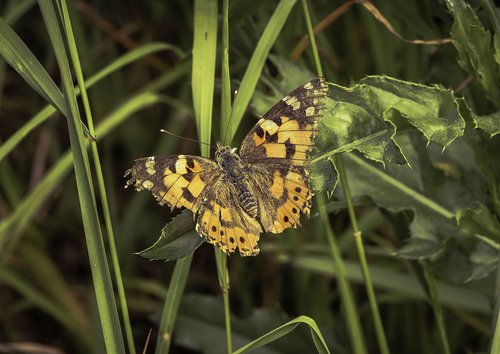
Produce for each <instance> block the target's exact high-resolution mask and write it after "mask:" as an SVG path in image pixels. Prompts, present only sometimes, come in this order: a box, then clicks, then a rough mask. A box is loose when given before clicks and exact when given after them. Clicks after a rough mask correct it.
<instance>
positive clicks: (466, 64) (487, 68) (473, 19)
mask: <svg viewBox="0 0 500 354" xmlns="http://www.w3.org/2000/svg"><path fill="white" fill-rule="evenodd" d="M446 5H447V6H448V9H449V10H450V11H451V13H452V14H453V17H454V22H453V26H452V29H451V37H452V42H453V45H454V46H455V48H456V49H457V51H458V55H459V60H458V63H459V64H460V66H461V67H462V68H463V69H464V70H465V71H467V72H469V73H470V74H472V75H473V76H474V78H475V79H476V80H477V81H479V83H480V84H481V86H482V87H483V89H484V91H485V92H486V94H487V95H488V96H489V98H490V99H491V100H492V102H493V103H495V105H496V106H497V107H499V108H500V87H499V85H498V82H499V80H500V67H499V62H498V54H495V52H494V49H493V46H492V35H491V34H490V33H489V32H488V31H487V30H486V29H485V28H484V27H483V25H482V24H481V22H480V21H479V19H478V18H477V16H476V14H475V13H474V11H473V10H472V9H471V7H470V6H469V5H468V4H467V3H466V2H465V1H463V0H446ZM497 41H498V39H497V38H495V42H497ZM495 44H496V43H495ZM497 51H498V46H497ZM497 53H498V52H497ZM495 58H496V59H497V60H496V61H495Z"/></svg>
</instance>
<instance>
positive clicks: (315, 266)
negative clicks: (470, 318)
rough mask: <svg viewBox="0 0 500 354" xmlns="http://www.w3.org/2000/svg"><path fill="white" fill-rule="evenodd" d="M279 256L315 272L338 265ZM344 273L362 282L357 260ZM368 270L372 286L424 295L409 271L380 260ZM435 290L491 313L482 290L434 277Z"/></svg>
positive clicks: (449, 300)
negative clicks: (436, 281)
mask: <svg viewBox="0 0 500 354" xmlns="http://www.w3.org/2000/svg"><path fill="white" fill-rule="evenodd" d="M279 260H280V261H281V262H287V263H290V264H291V265H292V266H294V267H297V268H301V269H304V270H308V271H311V272H315V273H318V274H323V275H329V276H333V277H335V276H337V274H338V269H335V268H334V267H332V260H331V259H330V258H328V257H321V256H318V255H314V256H294V257H293V258H290V259H286V258H280V259H279ZM345 273H346V276H347V278H348V279H349V280H350V281H351V282H353V283H356V284H363V275H362V273H361V269H360V265H359V262H353V261H346V262H345ZM370 274H371V276H372V281H373V285H374V286H375V288H376V289H380V290H386V291H388V292H390V293H392V294H398V295H401V296H403V297H406V298H409V299H418V300H423V301H426V300H427V299H428V298H427V295H426V293H425V291H424V289H423V288H422V286H421V284H420V283H419V281H418V280H417V279H416V278H415V277H414V276H412V275H410V274H405V273H403V272H401V271H396V270H394V268H393V267H391V266H389V265H380V264H370ZM437 290H438V295H439V299H440V300H441V301H442V303H443V305H445V306H449V307H458V308H461V309H464V310H467V311H472V312H476V313H480V314H485V315H489V314H491V307H490V305H489V301H488V298H487V297H486V296H485V295H484V294H483V293H482V292H479V291H474V290H471V289H467V288H464V287H463V286H457V285H451V284H450V283H448V282H444V281H441V282H440V281H438V283H437Z"/></svg>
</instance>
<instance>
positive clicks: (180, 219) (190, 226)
mask: <svg viewBox="0 0 500 354" xmlns="http://www.w3.org/2000/svg"><path fill="white" fill-rule="evenodd" d="M203 242H205V240H204V239H203V238H202V237H200V235H198V233H197V232H196V231H195V230H194V223H193V214H192V213H191V212H189V211H187V210H184V211H183V212H181V213H180V214H179V215H177V216H176V217H175V218H174V219H173V220H172V221H170V222H168V223H167V224H166V225H165V227H164V228H163V229H162V230H161V235H160V238H159V239H158V240H157V241H156V242H155V243H154V244H153V245H152V246H151V247H148V248H146V249H145V250H143V251H141V252H138V255H140V256H141V257H144V258H148V259H150V260H158V259H163V260H165V261H175V260H178V259H180V258H184V257H185V256H187V255H188V254H190V253H192V252H194V250H196V249H197V248H198V247H200V245H201V244H202V243H203Z"/></svg>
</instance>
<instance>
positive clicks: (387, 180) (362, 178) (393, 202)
mask: <svg viewBox="0 0 500 354" xmlns="http://www.w3.org/2000/svg"><path fill="white" fill-rule="evenodd" d="M413 136H414V139H410V138H409V137H408V136H406V135H402V136H401V137H400V138H399V139H398V142H399V144H400V146H402V148H403V149H404V150H405V151H406V152H407V155H406V156H407V158H408V160H409V161H410V163H411V166H412V168H410V167H409V166H407V165H403V166H396V165H387V166H386V168H385V169H380V168H378V167H377V166H375V165H373V164H372V163H370V162H368V161H366V160H364V159H362V158H361V157H358V156H356V155H354V154H352V153H351V154H345V155H344V156H343V157H344V161H345V164H346V169H347V178H348V179H349V185H350V187H351V192H352V196H353V197H354V198H355V199H359V198H362V197H366V196H367V197H369V198H371V199H372V200H373V201H374V202H375V203H376V204H377V205H378V206H379V207H383V208H386V209H388V210H390V211H393V212H401V211H404V210H406V211H408V212H411V213H412V214H413V220H412V221H411V223H410V231H411V236H412V238H418V239H425V240H427V241H429V242H434V243H436V244H442V243H443V242H444V241H445V240H446V239H447V238H449V237H456V236H458V235H460V232H459V229H458V228H457V227H456V226H455V225H454V223H453V222H452V220H453V218H454V213H453V211H454V210H455V209H459V208H460V206H462V207H470V206H471V205H473V202H472V201H471V197H470V196H469V195H468V193H467V191H466V190H464V187H463V186H461V185H460V184H458V183H456V181H455V180H454V179H452V178H446V176H445V175H444V173H442V172H440V171H438V170H436V169H435V168H434V167H433V166H432V163H431V161H429V158H428V157H427V151H426V146H425V141H422V140H423V139H422V138H421V137H420V136H418V135H417V134H416V133H414V134H413ZM428 250H429V252H428V253H427V256H429V257H430V256H432V255H434V254H435V253H436V252H437V250H436V249H434V248H430V249H429V248H428ZM420 256H423V255H422V254H420Z"/></svg>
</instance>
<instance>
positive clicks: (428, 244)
mask: <svg viewBox="0 0 500 354" xmlns="http://www.w3.org/2000/svg"><path fill="white" fill-rule="evenodd" d="M442 249H443V247H442V246H441V244H439V243H437V242H435V241H432V240H427V239H422V238H419V237H415V238H412V239H410V240H409V241H408V242H407V243H405V244H404V246H403V247H401V248H400V249H399V251H398V252H397V255H398V256H399V257H401V258H407V259H422V258H428V257H432V256H435V255H437V254H439V253H440V252H441V250H442Z"/></svg>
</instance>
